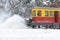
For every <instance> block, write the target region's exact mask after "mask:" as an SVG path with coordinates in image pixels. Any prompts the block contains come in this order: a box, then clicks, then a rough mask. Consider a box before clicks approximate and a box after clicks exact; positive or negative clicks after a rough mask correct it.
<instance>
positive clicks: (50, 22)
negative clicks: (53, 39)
mask: <svg viewBox="0 0 60 40" xmlns="http://www.w3.org/2000/svg"><path fill="white" fill-rule="evenodd" d="M31 14H32V19H31V18H30V19H29V21H28V23H27V25H28V26H31V27H32V28H41V27H44V28H52V29H53V28H54V29H56V28H57V29H60V9H59V8H32V12H31Z"/></svg>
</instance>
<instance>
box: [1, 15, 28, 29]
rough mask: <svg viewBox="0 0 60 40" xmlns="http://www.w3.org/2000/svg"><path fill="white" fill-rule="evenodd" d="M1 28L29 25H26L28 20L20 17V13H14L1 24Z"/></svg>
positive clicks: (16, 27) (18, 27)
mask: <svg viewBox="0 0 60 40" xmlns="http://www.w3.org/2000/svg"><path fill="white" fill-rule="evenodd" d="M0 28H5V29H25V28H28V27H27V26H26V22H25V20H24V19H23V18H22V17H20V16H19V15H13V16H12V17H10V18H8V19H7V20H6V21H5V22H4V23H2V24H1V25H0Z"/></svg>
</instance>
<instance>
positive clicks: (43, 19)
mask: <svg viewBox="0 0 60 40" xmlns="http://www.w3.org/2000/svg"><path fill="white" fill-rule="evenodd" d="M32 20H33V22H49V23H53V22H55V19H54V17H32Z"/></svg>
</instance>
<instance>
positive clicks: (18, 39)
mask: <svg viewBox="0 0 60 40" xmlns="http://www.w3.org/2000/svg"><path fill="white" fill-rule="evenodd" d="M0 40H60V30H51V29H47V30H46V29H20V30H13V29H8V30H1V29H0Z"/></svg>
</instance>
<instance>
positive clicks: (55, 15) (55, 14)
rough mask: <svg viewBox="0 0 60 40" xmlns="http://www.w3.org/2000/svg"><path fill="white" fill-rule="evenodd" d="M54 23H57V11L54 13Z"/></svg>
mask: <svg viewBox="0 0 60 40" xmlns="http://www.w3.org/2000/svg"><path fill="white" fill-rule="evenodd" d="M54 17H55V22H58V11H54Z"/></svg>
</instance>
